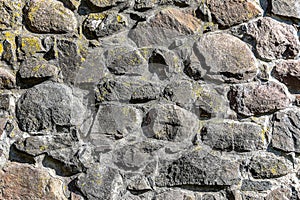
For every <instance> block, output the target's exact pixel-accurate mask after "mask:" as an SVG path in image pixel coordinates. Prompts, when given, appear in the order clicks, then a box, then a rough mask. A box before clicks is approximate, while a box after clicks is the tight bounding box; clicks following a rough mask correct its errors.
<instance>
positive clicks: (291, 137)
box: [271, 109, 300, 153]
mask: <svg viewBox="0 0 300 200" xmlns="http://www.w3.org/2000/svg"><path fill="white" fill-rule="evenodd" d="M273 120H274V125H273V133H272V135H273V136H272V142H271V144H272V147H273V148H275V149H279V150H282V151H285V152H296V153H300V144H299V140H300V126H299V123H298V122H300V110H299V109H293V110H287V111H280V112H277V113H275V115H274V118H273Z"/></svg>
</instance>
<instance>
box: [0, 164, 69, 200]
mask: <svg viewBox="0 0 300 200" xmlns="http://www.w3.org/2000/svg"><path fill="white" fill-rule="evenodd" d="M0 177H1V183H0V186H1V194H0V198H1V199H32V198H34V199H47V198H49V199H60V200H67V198H66V196H65V195H64V191H63V183H62V181H61V180H59V179H58V178H53V177H51V175H50V174H49V173H48V172H47V170H46V169H38V168H34V167H32V166H30V165H28V164H18V163H8V164H7V165H6V166H5V167H4V168H3V170H1V172H0Z"/></svg>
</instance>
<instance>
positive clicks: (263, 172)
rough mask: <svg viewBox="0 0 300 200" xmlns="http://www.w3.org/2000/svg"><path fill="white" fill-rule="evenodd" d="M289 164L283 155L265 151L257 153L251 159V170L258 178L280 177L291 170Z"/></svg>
mask: <svg viewBox="0 0 300 200" xmlns="http://www.w3.org/2000/svg"><path fill="white" fill-rule="evenodd" d="M289 164H290V163H288V162H287V161H286V160H285V159H284V158H282V157H277V156H275V155H274V154H272V153H265V154H260V155H256V156H254V157H253V158H252V159H251V162H250V165H249V171H250V173H251V174H252V176H253V177H254V178H256V179H271V178H278V177H281V176H284V175H286V174H288V173H289V172H290V171H291V169H290V166H289Z"/></svg>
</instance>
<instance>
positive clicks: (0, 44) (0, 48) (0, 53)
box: [0, 43, 3, 55]
mask: <svg viewBox="0 0 300 200" xmlns="http://www.w3.org/2000/svg"><path fill="white" fill-rule="evenodd" d="M2 53H3V44H2V43H0V55H2Z"/></svg>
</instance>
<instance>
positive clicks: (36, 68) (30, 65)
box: [19, 59, 58, 82]
mask: <svg viewBox="0 0 300 200" xmlns="http://www.w3.org/2000/svg"><path fill="white" fill-rule="evenodd" d="M19 75H20V77H21V79H23V80H22V81H26V82H31V81H36V79H40V80H45V79H48V78H51V77H55V76H57V75H58V68H57V67H56V66H54V65H51V64H49V63H48V62H46V61H45V60H38V59H27V60H25V61H24V62H23V63H22V65H21V67H20V69H19ZM24 79H25V80H24Z"/></svg>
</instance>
